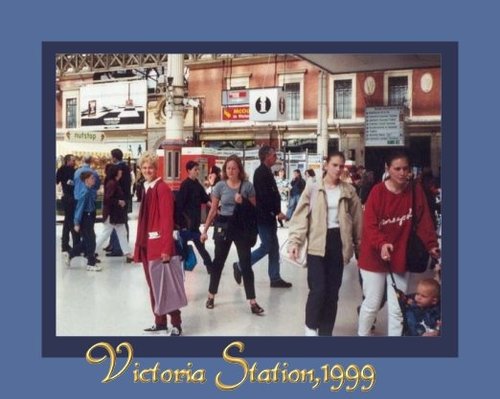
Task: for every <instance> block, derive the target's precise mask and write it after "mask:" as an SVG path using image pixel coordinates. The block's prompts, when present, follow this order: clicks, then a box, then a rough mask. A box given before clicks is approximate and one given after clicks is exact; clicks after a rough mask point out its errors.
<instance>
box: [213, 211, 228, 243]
mask: <svg viewBox="0 0 500 399" xmlns="http://www.w3.org/2000/svg"><path fill="white" fill-rule="evenodd" d="M213 239H214V241H226V240H228V239H229V218H224V219H222V218H221V217H220V216H219V217H218V218H217V219H215V222H214V235H213Z"/></svg>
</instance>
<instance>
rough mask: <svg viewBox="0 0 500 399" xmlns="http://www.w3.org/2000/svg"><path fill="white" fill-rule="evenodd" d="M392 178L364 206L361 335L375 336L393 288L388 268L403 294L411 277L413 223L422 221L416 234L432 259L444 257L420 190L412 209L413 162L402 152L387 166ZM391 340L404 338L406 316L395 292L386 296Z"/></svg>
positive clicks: (416, 194) (382, 183) (359, 263)
mask: <svg viewBox="0 0 500 399" xmlns="http://www.w3.org/2000/svg"><path fill="white" fill-rule="evenodd" d="M386 172H387V173H388V175H389V178H388V179H387V180H385V181H383V182H381V183H378V184H377V185H375V186H374V187H373V189H372V190H371V192H370V195H369V197H368V200H367V202H366V204H365V213H364V215H363V233H362V238H361V251H360V257H359V260H358V266H359V268H360V271H361V276H362V279H363V295H364V297H365V299H364V300H363V303H362V305H361V309H360V312H359V325H358V335H360V336H365V335H371V327H372V325H373V322H374V321H375V317H376V315H377V312H378V310H379V307H380V304H381V301H382V298H383V296H384V290H385V285H386V282H387V286H390V285H391V280H390V277H389V274H388V269H387V267H388V265H390V267H391V270H392V272H393V274H394V278H395V280H396V285H397V286H398V288H399V289H400V290H402V291H403V292H405V291H406V289H407V287H408V280H409V276H410V273H409V272H408V271H407V268H406V247H407V243H408V239H409V236H410V232H411V228H412V218H413V216H414V215H416V217H417V220H418V221H419V223H418V225H417V235H418V236H419V238H420V239H421V240H422V242H423V243H424V244H425V246H426V248H427V250H428V251H429V254H430V255H431V256H433V257H436V258H437V257H439V244H438V241H437V236H436V232H435V230H434V225H433V223H432V218H431V215H430V212H429V208H428V206H427V202H426V199H425V195H424V192H423V190H422V188H421V187H420V186H419V185H418V184H417V185H415V186H414V187H415V209H412V185H411V184H409V183H410V181H409V174H410V160H409V157H408V155H407V154H406V153H404V152H401V151H398V152H395V153H393V154H391V155H390V156H389V158H388V159H387V162H386ZM387 302H388V324H389V325H388V335H390V336H400V335H401V333H402V327H403V324H402V322H403V316H402V314H401V309H400V308H399V304H398V300H397V297H396V294H395V292H394V290H393V289H389V290H388V292H387Z"/></svg>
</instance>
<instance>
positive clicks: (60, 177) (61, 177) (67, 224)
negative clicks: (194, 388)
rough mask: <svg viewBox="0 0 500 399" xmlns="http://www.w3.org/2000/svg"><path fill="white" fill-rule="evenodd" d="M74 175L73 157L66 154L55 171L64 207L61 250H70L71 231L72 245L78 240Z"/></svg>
mask: <svg viewBox="0 0 500 399" xmlns="http://www.w3.org/2000/svg"><path fill="white" fill-rule="evenodd" d="M74 176H75V157H74V156H73V155H72V154H68V155H66V156H65V157H64V165H62V166H61V167H60V168H59V169H57V173H56V184H61V187H62V191H63V195H62V198H61V203H62V205H63V209H64V224H63V229H62V242H61V244H62V245H61V250H62V252H70V251H71V246H70V245H69V235H70V232H71V238H72V243H73V246H75V245H76V244H77V243H78V242H79V241H80V234H78V233H77V232H76V231H75V230H74V228H73V226H74V224H73V217H74V215H75V207H76V201H75V197H74V193H73V192H74V189H75V182H74V181H73V179H74Z"/></svg>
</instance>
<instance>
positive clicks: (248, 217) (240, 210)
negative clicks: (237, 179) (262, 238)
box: [231, 183, 259, 247]
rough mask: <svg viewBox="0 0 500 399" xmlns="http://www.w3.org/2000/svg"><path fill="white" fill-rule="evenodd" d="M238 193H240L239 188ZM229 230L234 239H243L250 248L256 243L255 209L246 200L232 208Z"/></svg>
mask: <svg viewBox="0 0 500 399" xmlns="http://www.w3.org/2000/svg"><path fill="white" fill-rule="evenodd" d="M242 185H243V183H242V184H240V189H239V190H238V193H240V192H241V186H242ZM231 230H232V231H233V235H234V237H243V238H244V239H246V240H247V241H248V243H249V244H250V246H251V247H253V246H254V245H255V244H256V243H257V235H258V233H259V231H258V228H257V209H256V208H255V206H253V204H252V203H251V202H250V201H249V200H248V198H243V202H242V203H241V204H236V206H235V207H234V212H233V217H232V218H231Z"/></svg>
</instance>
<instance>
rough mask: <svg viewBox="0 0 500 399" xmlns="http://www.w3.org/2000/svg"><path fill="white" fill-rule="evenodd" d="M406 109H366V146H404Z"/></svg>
mask: <svg viewBox="0 0 500 399" xmlns="http://www.w3.org/2000/svg"><path fill="white" fill-rule="evenodd" d="M403 145H404V110H403V108H402V107H367V108H366V109H365V146H366V147H380V146H384V147H386V146H403Z"/></svg>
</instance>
